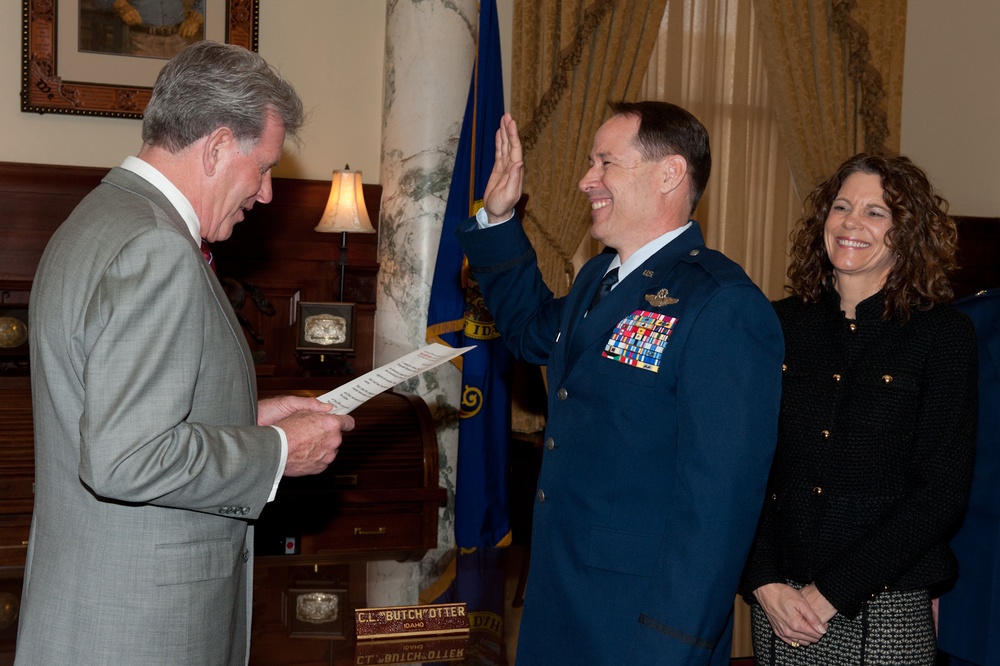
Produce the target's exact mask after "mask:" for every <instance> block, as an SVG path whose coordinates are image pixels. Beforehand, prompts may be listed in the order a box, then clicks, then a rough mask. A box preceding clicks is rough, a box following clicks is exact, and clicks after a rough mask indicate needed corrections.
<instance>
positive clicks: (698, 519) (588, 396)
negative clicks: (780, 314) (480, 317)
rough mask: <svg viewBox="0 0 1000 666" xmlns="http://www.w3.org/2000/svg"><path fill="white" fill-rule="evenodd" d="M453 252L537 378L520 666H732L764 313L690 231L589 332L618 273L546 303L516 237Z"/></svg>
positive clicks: (764, 377)
mask: <svg viewBox="0 0 1000 666" xmlns="http://www.w3.org/2000/svg"><path fill="white" fill-rule="evenodd" d="M457 235H458V237H459V240H460V242H461V244H462V246H463V249H464V251H465V253H466V255H467V257H468V259H469V264H470V267H471V268H472V271H473V272H474V273H475V276H476V278H477V280H478V281H479V283H480V285H481V287H482V291H483V294H484V296H485V299H486V304H487V306H488V307H489V309H490V311H491V312H492V313H493V315H494V318H495V319H496V322H497V325H498V327H499V330H500V332H501V334H502V335H503V337H504V338H505V340H506V343H507V345H508V347H509V348H510V349H511V351H512V352H513V353H514V354H515V355H516V356H518V357H520V358H522V359H524V360H526V361H528V362H531V363H536V364H539V365H545V366H547V367H548V369H547V372H548V384H549V398H548V423H547V428H546V433H545V440H544V455H543V462H542V469H541V473H540V476H539V481H538V489H537V496H536V500H535V505H534V520H533V532H532V547H531V562H530V573H529V580H528V586H527V591H526V596H525V606H524V614H523V616H522V621H521V628H520V634H519V640H518V651H517V663H518V665H519V666H530V665H532V664H556V663H566V664H569V663H580V664H582V663H587V664H636V663H644V664H688V665H690V664H710V663H711V664H728V663H729V651H730V642H731V637H730V633H731V632H730V631H729V627H730V626H731V624H730V623H731V612H732V607H733V600H734V596H735V593H736V589H737V584H738V580H739V576H740V571H741V569H742V567H743V563H744V561H745V559H746V555H747V551H748V549H749V546H750V542H751V540H752V537H753V534H754V529H755V527H756V522H757V518H758V516H759V514H760V509H761V505H762V502H763V497H764V489H765V483H766V480H767V475H768V468H769V465H770V462H771V457H772V454H773V451H774V444H775V439H776V430H777V415H778V408H779V401H780V386H781V361H782V357H783V353H784V346H783V342H782V336H781V330H780V327H779V324H778V321H777V318H776V317H775V314H774V310H773V308H772V307H771V304H770V303H769V302H768V300H767V299H766V298H765V297H764V295H763V294H762V293H761V292H760V291H759V290H758V289H757V287H756V286H754V284H753V283H752V282H751V281H750V279H749V278H748V277H747V276H746V274H745V273H744V272H743V271H742V269H740V268H739V266H737V265H736V264H735V263H733V262H732V261H730V260H729V259H727V258H726V257H725V256H723V255H722V254H720V253H718V252H715V251H713V250H709V249H707V248H706V247H705V245H704V240H703V238H702V234H701V230H700V228H699V227H698V224H697V223H694V224H693V225H692V226H691V228H689V229H688V230H687V231H685V232H684V233H682V234H681V235H680V236H678V237H677V238H675V239H674V240H673V241H671V242H670V243H669V244H668V245H667V246H666V247H664V248H663V249H661V250H660V251H658V252H657V253H656V254H654V255H653V256H652V257H650V258H649V259H648V260H647V261H646V262H645V263H644V264H643V265H642V266H641V267H639V268H638V269H636V270H635V271H634V272H632V273H630V274H629V275H628V276H626V277H625V278H624V279H623V280H622V281H621V282H620V283H619V284H618V286H617V287H616V288H615V289H614V291H612V292H611V294H610V295H609V296H608V297H607V298H605V299H604V300H603V301H602V302H601V303H600V304H599V305H597V306H596V307H595V308H594V310H593V311H592V312H590V314H589V315H588V316H587V317H586V318H584V312H585V311H586V309H587V307H588V305H589V303H590V301H591V298H592V296H593V293H594V291H595V290H596V288H597V285H598V283H599V281H600V279H601V278H602V276H603V275H604V273H605V270H606V268H607V267H608V265H609V263H610V261H611V258H612V256H613V255H610V254H602V255H599V256H597V257H594V258H593V259H591V260H590V261H589V262H588V263H587V264H586V265H585V266H584V267H583V269H582V270H581V271H580V274H579V276H578V277H577V279H576V281H575V284H574V286H573V289H572V290H571V291H570V293H569V294H568V295H567V296H566V297H564V298H554V297H553V295H552V293H551V292H550V291H549V289H548V288H547V287H546V286H545V284H544V283H543V281H542V279H541V275H540V273H539V271H538V268H537V261H536V257H535V253H534V250H533V249H532V247H531V245H530V242H529V241H528V238H527V236H526V235H525V233H524V231H523V229H522V227H521V223H520V221H519V220H518V219H516V218H515V219H514V220H511V221H509V222H507V223H505V224H501V225H498V226H496V227H490V228H488V229H478V228H477V226H476V223H475V220H474V219H473V220H469V221H468V222H466V223H465V224H464V225H463V226H461V227H460V228H459V230H458V231H457Z"/></svg>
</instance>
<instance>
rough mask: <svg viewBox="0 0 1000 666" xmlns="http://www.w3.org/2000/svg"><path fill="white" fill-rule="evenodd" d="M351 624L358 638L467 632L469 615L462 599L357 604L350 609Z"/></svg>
mask: <svg viewBox="0 0 1000 666" xmlns="http://www.w3.org/2000/svg"><path fill="white" fill-rule="evenodd" d="M354 626H355V630H356V632H357V638H358V640H366V639H371V638H390V637H402V636H433V635H437V634H463V633H464V634H467V633H468V632H469V617H468V616H467V615H466V614H465V604H464V603H460V604H424V605H420V606H385V607H382V608H359V609H357V610H356V611H354Z"/></svg>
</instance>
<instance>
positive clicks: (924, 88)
mask: <svg viewBox="0 0 1000 666" xmlns="http://www.w3.org/2000/svg"><path fill="white" fill-rule="evenodd" d="M998 29H1000V2H997V0H953V1H950V2H943V1H942V0H909V3H908V8H907V14H906V61H905V65H904V67H905V69H904V70H903V126H902V130H901V132H900V151H901V152H902V153H903V154H905V155H909V156H910V158H912V159H913V161H914V162H916V163H917V164H918V165H920V166H921V167H923V168H924V170H925V171H927V175H928V176H929V177H930V179H931V182H932V183H933V184H934V186H935V187H936V188H937V189H938V191H939V192H940V193H941V195H942V196H944V197H945V198H946V199H948V201H949V202H950V204H951V212H952V213H953V214H955V215H978V216H985V217H1000V39H998V38H997V30H998Z"/></svg>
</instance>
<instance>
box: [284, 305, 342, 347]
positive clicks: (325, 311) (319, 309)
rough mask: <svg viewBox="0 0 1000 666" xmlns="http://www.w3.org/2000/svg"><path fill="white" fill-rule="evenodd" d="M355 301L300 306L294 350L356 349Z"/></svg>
mask: <svg viewBox="0 0 1000 666" xmlns="http://www.w3.org/2000/svg"><path fill="white" fill-rule="evenodd" d="M354 310H355V306H354V303H307V302H303V301H300V302H299V306H298V318H297V320H296V321H297V325H298V333H297V336H296V345H295V350H296V351H298V352H313V353H345V354H346V353H350V352H353V351H354V340H355V328H356V325H355V324H356V318H355V316H354Z"/></svg>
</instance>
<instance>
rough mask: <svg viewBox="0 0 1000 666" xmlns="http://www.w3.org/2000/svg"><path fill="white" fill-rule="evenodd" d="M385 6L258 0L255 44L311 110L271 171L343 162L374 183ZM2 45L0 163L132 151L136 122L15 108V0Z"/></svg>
mask: <svg viewBox="0 0 1000 666" xmlns="http://www.w3.org/2000/svg"><path fill="white" fill-rule="evenodd" d="M70 1H71V0H60V2H61V3H67V2H70ZM385 11H386V4H385V2H383V1H381V0H295V1H294V2H288V1H287V0H261V2H260V43H259V49H258V50H259V51H260V53H261V55H263V56H264V57H265V58H266V59H267V60H268V62H270V63H271V64H272V65H275V66H276V67H278V68H279V69H280V70H281V72H282V74H283V75H284V76H285V77H287V78H288V79H289V80H290V81H291V82H292V83H293V84H294V85H295V87H296V89H297V90H298V91H299V94H300V95H301V97H302V100H303V103H304V104H305V106H306V109H307V110H308V111H309V113H310V116H309V119H308V123H307V125H306V126H305V128H304V130H303V132H302V135H301V138H302V142H301V146H300V147H296V146H295V145H294V144H292V143H291V142H289V143H288V145H287V146H286V155H285V157H284V158H283V159H282V161H281V163H280V164H279V165H278V167H277V168H276V169H275V172H274V174H275V175H276V176H285V177H293V178H315V179H321V180H325V179H327V178H329V177H330V172H331V170H332V169H335V168H342V167H343V166H344V164H345V163H348V162H349V163H350V165H351V168H353V169H360V170H361V171H362V172H363V173H364V180H365V182H369V183H374V182H377V180H378V173H379V155H380V145H379V144H380V140H381V132H382V114H381V110H382V61H383V59H384V54H385ZM0 44H2V45H3V48H2V49H0V128H2V134H0V161H6V162H37V163H42V164H71V165H79V166H97V167H111V166H115V165H117V164H119V163H120V162H121V160H122V158H123V157H125V156H126V155H133V154H135V153H136V152H137V151H138V149H139V147H140V144H141V139H140V127H141V122H142V121H140V120H127V119H118V118H89V117H77V116H69V115H62V114H45V115H39V114H28V113H22V112H21V110H20V97H19V93H20V81H21V0H2V1H0ZM57 67H58V64H57ZM96 82H97V83H112V82H110V81H100V80H97V81H96Z"/></svg>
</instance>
